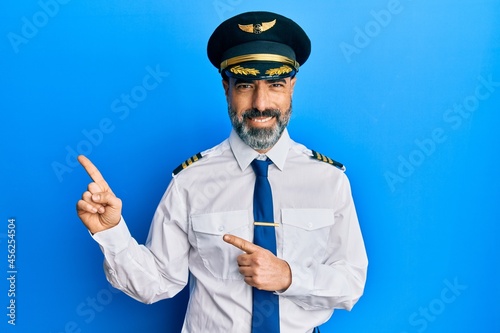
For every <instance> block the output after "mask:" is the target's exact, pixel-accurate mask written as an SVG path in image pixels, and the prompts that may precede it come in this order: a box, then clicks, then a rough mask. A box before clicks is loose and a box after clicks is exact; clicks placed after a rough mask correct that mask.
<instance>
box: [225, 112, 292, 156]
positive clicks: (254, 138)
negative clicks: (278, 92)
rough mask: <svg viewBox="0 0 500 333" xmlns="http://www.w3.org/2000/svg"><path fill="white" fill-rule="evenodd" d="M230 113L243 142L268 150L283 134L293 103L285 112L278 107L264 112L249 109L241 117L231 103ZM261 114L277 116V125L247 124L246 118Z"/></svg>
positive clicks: (234, 126) (230, 117)
mask: <svg viewBox="0 0 500 333" xmlns="http://www.w3.org/2000/svg"><path fill="white" fill-rule="evenodd" d="M228 114H229V119H231V124H232V125H233V128H234V130H235V131H236V133H237V134H238V136H239V137H240V138H241V140H243V142H245V143H246V144H247V145H248V146H250V147H251V148H253V149H255V150H268V149H270V148H272V147H273V146H274V145H275V144H276V142H278V140H279V139H280V137H281V134H282V133H283V131H284V130H285V128H286V127H287V125H288V122H289V121H290V116H291V114H292V104H291V103H290V108H289V109H288V110H287V111H286V112H284V113H281V111H280V110H277V109H266V110H264V111H262V112H260V111H258V110H256V109H249V110H246V111H245V112H244V113H243V115H242V117H241V119H240V118H239V117H238V115H237V114H236V111H235V110H234V109H233V108H232V107H231V106H230V105H229V106H228ZM259 116H262V117H275V118H276V125H275V126H273V127H271V128H254V127H250V126H248V125H247V123H246V121H245V119H247V118H253V117H259Z"/></svg>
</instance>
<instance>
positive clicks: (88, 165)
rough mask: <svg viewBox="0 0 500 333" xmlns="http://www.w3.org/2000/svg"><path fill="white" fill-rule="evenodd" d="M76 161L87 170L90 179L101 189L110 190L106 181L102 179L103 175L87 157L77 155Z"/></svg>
mask: <svg viewBox="0 0 500 333" xmlns="http://www.w3.org/2000/svg"><path fill="white" fill-rule="evenodd" d="M78 162H80V164H81V165H82V167H83V168H84V169H85V171H87V173H88V174H89V176H90V178H92V180H93V181H94V182H95V183H96V184H97V185H99V186H100V187H101V189H102V191H106V190H110V188H109V185H108V183H106V181H105V180H104V177H103V176H102V175H101V173H100V172H99V170H98V169H97V168H96V166H95V165H94V164H93V163H92V162H91V161H90V160H89V159H88V158H87V157H85V156H84V155H80V156H78Z"/></svg>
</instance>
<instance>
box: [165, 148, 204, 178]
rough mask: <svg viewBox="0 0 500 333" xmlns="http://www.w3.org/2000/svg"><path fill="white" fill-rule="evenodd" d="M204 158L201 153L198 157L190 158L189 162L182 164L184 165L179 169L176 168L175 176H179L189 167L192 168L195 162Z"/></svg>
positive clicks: (173, 172)
mask: <svg viewBox="0 0 500 333" xmlns="http://www.w3.org/2000/svg"><path fill="white" fill-rule="evenodd" d="M202 157H203V156H202V155H201V153H198V154H196V155H193V156H191V157H190V158H188V159H187V160H185V161H184V162H182V164H180V165H179V166H178V167H177V168H175V169H174V171H172V174H173V175H174V176H175V175H177V174H178V173H179V172H181V171H182V170H184V169H186V168H187V167H188V166H190V165H191V164H193V163H194V162H197V161H199V160H200V159H201V158H202Z"/></svg>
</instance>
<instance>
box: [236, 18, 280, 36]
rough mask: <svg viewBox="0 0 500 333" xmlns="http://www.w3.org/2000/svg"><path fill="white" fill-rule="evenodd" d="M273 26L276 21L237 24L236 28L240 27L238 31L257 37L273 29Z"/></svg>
mask: <svg viewBox="0 0 500 333" xmlns="http://www.w3.org/2000/svg"><path fill="white" fill-rule="evenodd" d="M275 24H276V19H274V20H272V21H269V22H262V23H253V24H252V23H250V24H238V27H240V29H241V30H242V31H244V32H248V33H251V34H257V35H258V34H261V33H263V32H265V31H267V30H269V29H271V28H272V27H274V25H275Z"/></svg>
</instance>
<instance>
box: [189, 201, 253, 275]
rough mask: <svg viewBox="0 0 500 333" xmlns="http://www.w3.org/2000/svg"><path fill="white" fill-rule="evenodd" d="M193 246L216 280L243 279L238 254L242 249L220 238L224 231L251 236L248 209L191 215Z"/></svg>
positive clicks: (241, 235) (247, 237) (243, 236)
mask: <svg viewBox="0 0 500 333" xmlns="http://www.w3.org/2000/svg"><path fill="white" fill-rule="evenodd" d="M191 225H192V227H193V231H194V234H195V237H196V246H197V249H198V253H199V255H200V257H201V260H202V262H203V265H204V266H205V268H206V269H207V270H208V271H209V272H210V273H212V275H213V276H214V277H216V278H218V279H224V280H242V279H243V276H242V275H241V274H240V272H239V270H238V263H237V261H236V259H237V257H238V256H239V255H240V254H242V253H243V252H242V251H241V250H240V249H238V248H236V247H235V246H233V245H231V244H228V243H226V242H224V241H223V240H222V236H223V235H224V234H232V235H235V236H238V237H240V238H243V239H245V240H249V239H250V237H249V236H250V223H249V216H248V211H246V210H240V211H232V212H221V213H211V214H199V215H192V216H191Z"/></svg>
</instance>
